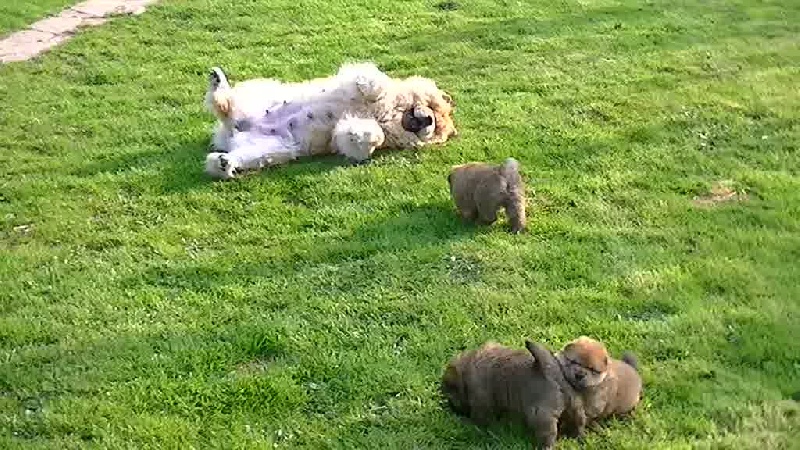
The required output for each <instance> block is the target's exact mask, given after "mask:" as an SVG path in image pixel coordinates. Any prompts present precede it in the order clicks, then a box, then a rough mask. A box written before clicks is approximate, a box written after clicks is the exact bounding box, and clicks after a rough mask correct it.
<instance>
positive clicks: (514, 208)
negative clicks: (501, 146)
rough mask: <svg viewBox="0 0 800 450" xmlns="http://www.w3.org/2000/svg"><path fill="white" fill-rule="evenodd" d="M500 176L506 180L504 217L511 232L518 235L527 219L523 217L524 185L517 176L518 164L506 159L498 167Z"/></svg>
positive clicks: (512, 159)
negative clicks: (506, 217)
mask: <svg viewBox="0 0 800 450" xmlns="http://www.w3.org/2000/svg"><path fill="white" fill-rule="evenodd" d="M500 175H501V176H502V177H503V178H505V180H506V189H507V192H508V200H507V201H506V205H505V207H506V215H507V216H508V221H509V222H511V231H512V232H513V233H519V232H521V231H522V230H524V229H525V225H526V222H527V218H526V216H525V183H524V182H523V180H522V176H521V175H520V174H519V162H517V160H516V159H514V158H508V159H506V160H505V161H504V162H503V165H501V166H500Z"/></svg>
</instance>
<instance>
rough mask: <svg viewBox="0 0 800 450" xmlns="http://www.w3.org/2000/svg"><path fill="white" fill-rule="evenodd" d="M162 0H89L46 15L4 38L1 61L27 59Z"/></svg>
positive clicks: (1, 43) (134, 13)
mask: <svg viewBox="0 0 800 450" xmlns="http://www.w3.org/2000/svg"><path fill="white" fill-rule="evenodd" d="M157 1H158V0H87V1H85V2H81V3H78V4H77V5H74V6H71V7H69V8H67V9H65V10H63V11H61V13H60V14H58V15H55V16H53V17H48V18H46V19H42V20H40V21H38V22H36V23H34V24H32V25H31V26H29V27H28V28H26V29H24V30H22V31H17V32H15V33H12V34H10V35H9V36H8V37H6V38H5V39H3V40H2V41H0V62H3V63H10V62H16V61H25V60H28V59H31V58H33V57H34V56H36V55H39V54H41V53H43V52H45V51H47V50H49V49H51V48H53V47H55V46H56V45H58V44H60V43H62V42H64V41H66V40H68V39H70V38H71V37H72V36H74V35H75V33H76V32H77V30H78V28H81V27H91V26H96V25H100V24H102V23H104V22H105V21H107V20H108V19H109V18H110V17H112V16H118V15H126V14H133V15H138V14H141V13H143V12H144V11H145V9H146V8H147V6H148V5H150V4H153V3H156V2H157Z"/></svg>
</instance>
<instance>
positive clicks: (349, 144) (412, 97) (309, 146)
mask: <svg viewBox="0 0 800 450" xmlns="http://www.w3.org/2000/svg"><path fill="white" fill-rule="evenodd" d="M205 105H206V108H207V109H208V110H209V111H210V112H211V113H212V114H214V116H215V117H216V118H217V125H216V129H215V131H214V135H213V139H212V145H213V147H214V150H215V151H214V152H212V153H210V154H209V155H208V156H207V158H206V171H207V172H208V173H209V174H211V175H212V176H215V177H219V178H233V177H234V176H236V175H237V174H238V173H239V172H241V171H244V170H248V169H249V170H258V169H260V168H262V167H265V166H270V165H276V164H283V163H286V162H288V161H291V160H294V159H296V158H298V157H301V156H310V155H319V154H331V153H338V154H342V155H344V156H345V157H347V158H348V159H350V160H352V161H354V162H366V161H368V160H369V159H370V157H371V155H372V153H373V152H374V151H375V150H376V149H382V148H394V149H407V148H417V147H422V146H425V145H429V144H441V143H444V142H446V141H447V140H448V139H450V138H451V137H453V136H455V135H456V134H457V131H456V128H455V124H454V122H453V110H454V107H455V104H454V102H453V100H452V98H451V97H450V95H448V94H447V93H446V92H444V91H442V90H441V89H439V88H438V87H437V85H436V83H435V82H434V81H433V80H430V79H427V78H423V77H419V76H412V77H408V78H403V79H400V78H392V77H390V76H388V75H387V74H385V73H384V72H382V71H381V70H380V69H379V68H378V67H377V66H375V65H374V64H372V63H354V64H344V65H342V66H341V67H339V70H338V72H337V73H336V74H335V75H332V76H329V77H322V78H316V79H312V80H307V81H299V82H288V81H281V80H276V79H268V78H257V79H252V80H247V81H244V82H240V83H238V84H235V85H231V83H230V82H229V81H228V77H227V75H226V74H225V73H224V71H223V70H222V69H220V68H218V67H215V68H213V69H212V70H211V74H210V76H209V85H208V89H207V91H206V96H205Z"/></svg>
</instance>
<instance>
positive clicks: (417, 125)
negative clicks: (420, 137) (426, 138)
mask: <svg viewBox="0 0 800 450" xmlns="http://www.w3.org/2000/svg"><path fill="white" fill-rule="evenodd" d="M431 125H433V117H432V116H430V115H428V114H426V113H425V112H424V111H420V110H418V109H416V108H411V109H409V110H408V111H406V112H405V114H403V119H402V126H403V129H404V130H406V131H409V132H411V133H418V132H420V131H422V130H424V129H425V128H428V127H429V126H431Z"/></svg>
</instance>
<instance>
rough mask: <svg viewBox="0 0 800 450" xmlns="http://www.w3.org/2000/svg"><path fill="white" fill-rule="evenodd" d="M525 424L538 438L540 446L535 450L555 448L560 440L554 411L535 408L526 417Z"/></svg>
mask: <svg viewBox="0 0 800 450" xmlns="http://www.w3.org/2000/svg"><path fill="white" fill-rule="evenodd" d="M525 423H526V425H527V426H528V430H530V431H531V432H533V433H534V434H535V436H536V441H537V442H538V446H534V448H541V449H545V450H550V449H553V448H555V445H556V439H557V438H558V419H557V418H556V417H554V416H553V412H552V411H543V410H538V409H536V408H533V409H531V410H530V411H529V412H528V414H527V415H526V417H525Z"/></svg>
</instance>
